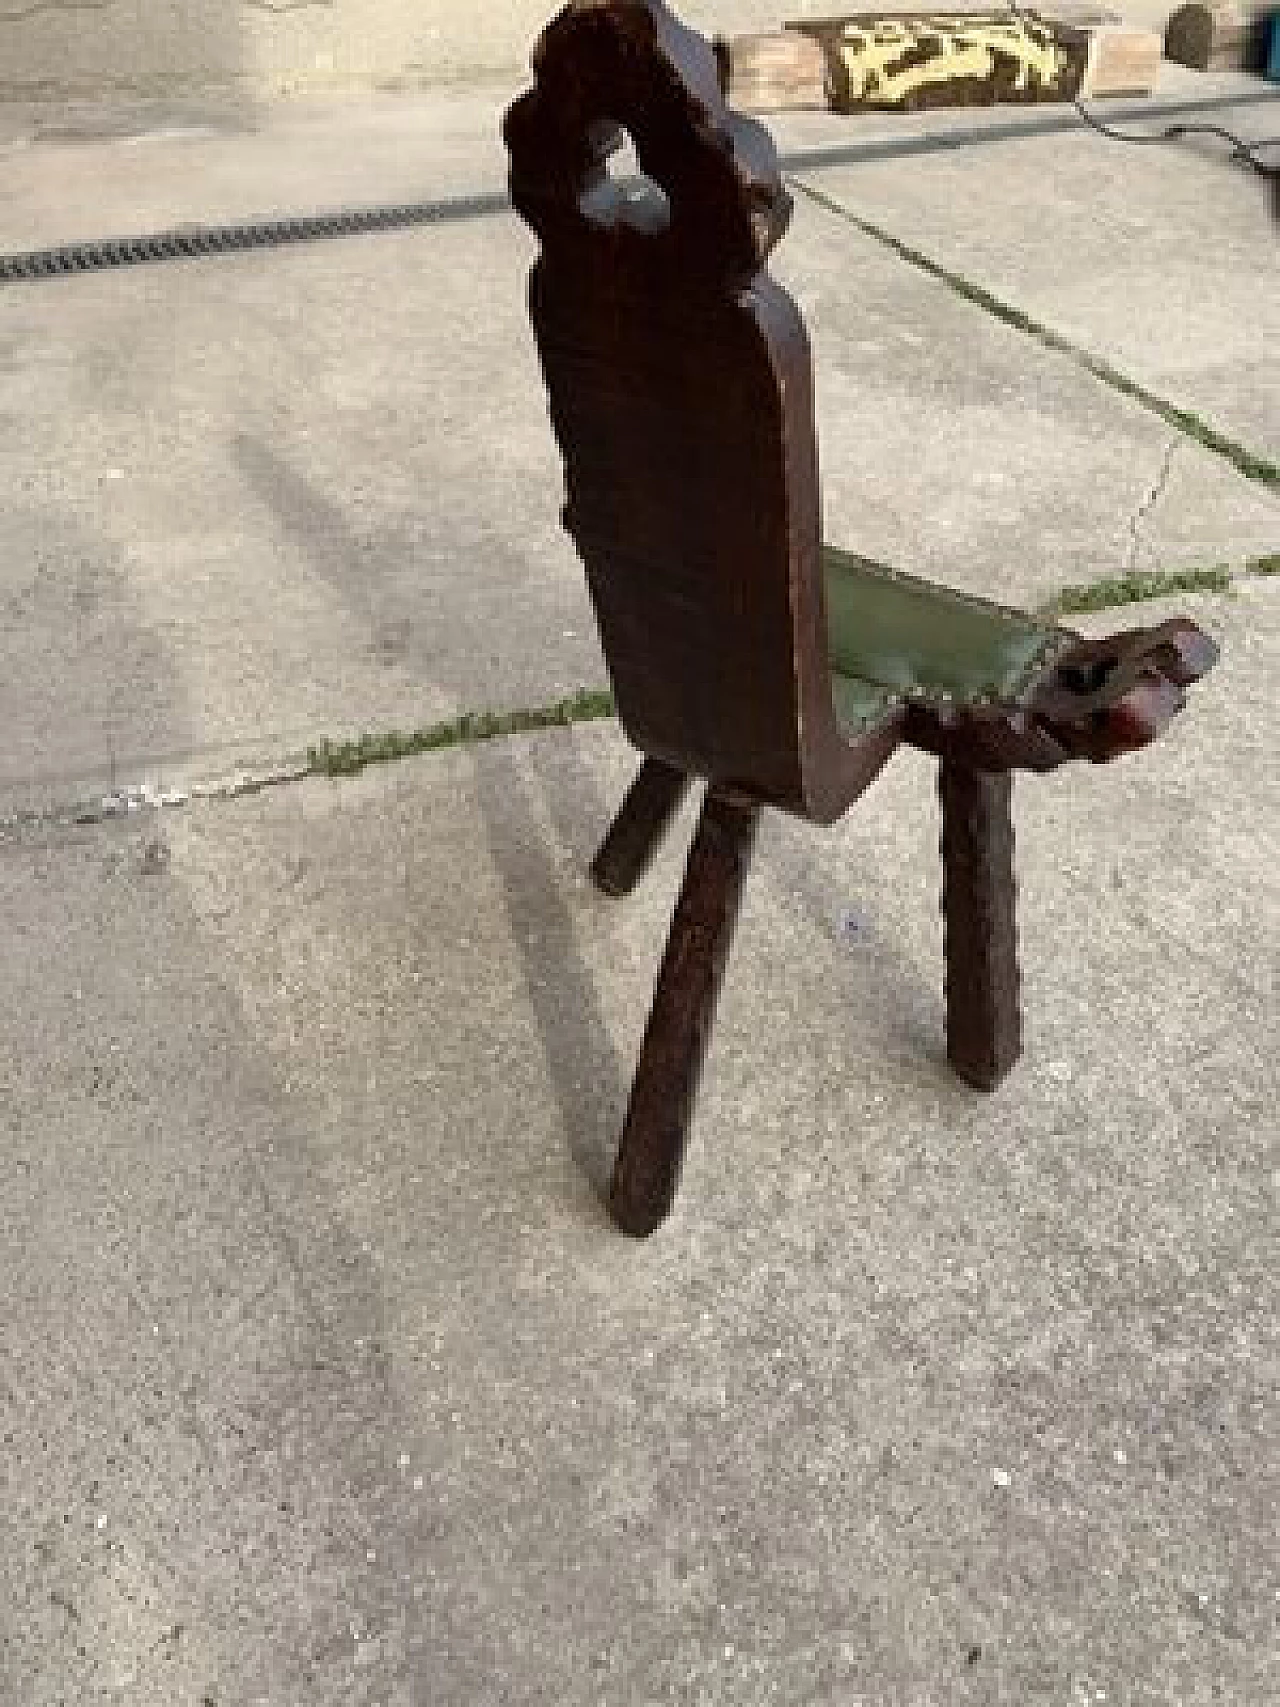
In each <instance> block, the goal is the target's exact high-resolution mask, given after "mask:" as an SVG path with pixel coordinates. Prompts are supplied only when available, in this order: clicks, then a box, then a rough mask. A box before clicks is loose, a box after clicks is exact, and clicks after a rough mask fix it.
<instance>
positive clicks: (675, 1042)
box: [609, 789, 760, 1239]
mask: <svg viewBox="0 0 1280 1707" xmlns="http://www.w3.org/2000/svg"><path fill="white" fill-rule="evenodd" d="M759 819H760V808H759V807H758V806H755V805H750V804H743V803H741V802H739V801H736V800H732V799H729V798H727V797H726V796H724V795H722V794H718V793H717V792H716V791H715V790H714V789H711V790H709V791H708V793H707V798H706V801H705V803H704V805H703V808H702V816H701V818H700V819H699V822H698V830H697V834H696V835H695V837H694V840H693V847H692V850H691V851H690V854H689V866H688V870H687V871H686V873H685V879H684V887H683V889H682V890H681V892H680V899H679V901H678V902H677V903H676V910H675V917H674V918H673V919H672V921H671V934H670V936H669V938H668V940H667V948H666V953H665V955H664V956H663V960H662V968H661V971H660V972H659V974H658V985H657V990H656V992H655V994H654V999H653V1008H652V1011H651V1012H650V1014H649V1023H648V1025H647V1026H646V1028H645V1034H644V1042H643V1044H642V1045H641V1049H640V1061H639V1065H638V1067H637V1069H636V1077H635V1083H634V1084H633V1085H632V1088H631V1101H630V1103H629V1105H628V1108H627V1119H626V1124H625V1126H624V1127H623V1132H622V1142H621V1145H620V1146H619V1149H618V1158H617V1161H616V1163H615V1164H614V1170H613V1181H612V1184H611V1186H610V1188H609V1208H610V1210H611V1212H612V1214H613V1218H614V1220H615V1221H616V1222H617V1224H618V1226H619V1227H621V1228H622V1230H623V1232H624V1233H630V1234H631V1235H632V1236H633V1237H634V1238H638V1239H643V1238H647V1237H648V1236H649V1234H650V1233H652V1232H654V1231H655V1229H656V1228H658V1227H659V1226H660V1225H661V1224H662V1222H663V1221H664V1220H665V1219H666V1216H667V1214H668V1212H669V1210H670V1208H671V1205H672V1203H673V1202H674V1201H675V1195H676V1189H677V1187H678V1185H679V1183H680V1170H681V1167H682V1165H683V1162H684V1155H685V1147H686V1144H687V1141H688V1134H689V1123H690V1120H691V1119H692V1116H693V1107H694V1102H695V1099H696V1097H697V1092H698V1081H699V1078H700V1076H701V1073H702V1064H703V1061H704V1059H705V1057H706V1051H707V1045H708V1043H709V1041H710V1038H711V1028H712V1024H713V1022H714V1019H715V1009H716V1000H717V997H718V996H719V993H720V984H721V980H722V978H723V974H724V967H725V962H726V960H727V959H728V956H729V949H730V946H731V944H732V942H733V932H734V926H735V925H736V923H737V919H738V910H739V907H740V905H741V902H742V891H743V886H744V884H745V882H746V877H747V870H748V867H749V866H750V863H751V850H752V847H753V845H754V842H755V834H756V827H757V825H758V823H759Z"/></svg>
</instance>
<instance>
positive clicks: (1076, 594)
mask: <svg viewBox="0 0 1280 1707" xmlns="http://www.w3.org/2000/svg"><path fill="white" fill-rule="evenodd" d="M1231 591H1232V586H1231V571H1230V570H1229V569H1227V568H1226V567H1225V565H1222V564H1219V565H1217V566H1215V567H1214V568H1212V569H1169V570H1135V571H1134V572H1133V573H1131V574H1128V575H1115V576H1106V577H1104V578H1103V579H1102V580H1099V581H1090V582H1088V583H1086V584H1085V585H1082V586H1075V587H1064V588H1063V589H1062V591H1061V592H1060V593H1059V594H1058V596H1057V598H1056V599H1052V600H1051V601H1050V602H1049V604H1048V605H1047V606H1045V607H1044V610H1043V614H1044V615H1045V616H1080V615H1083V614H1084V613H1085V612H1086V611H1098V610H1111V609H1113V608H1114V607H1115V606H1116V605H1133V604H1140V603H1141V602H1142V601H1143V600H1145V599H1163V598H1167V597H1168V596H1169V595H1170V594H1172V593H1226V594H1228V595H1230V593H1231Z"/></svg>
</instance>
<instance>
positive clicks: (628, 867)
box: [591, 759, 689, 895]
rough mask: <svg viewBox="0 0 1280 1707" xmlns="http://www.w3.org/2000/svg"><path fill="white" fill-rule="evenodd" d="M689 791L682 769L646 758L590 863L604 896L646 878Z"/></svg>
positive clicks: (623, 891) (626, 890)
mask: <svg viewBox="0 0 1280 1707" xmlns="http://www.w3.org/2000/svg"><path fill="white" fill-rule="evenodd" d="M688 791H689V778H688V777H687V776H685V774H684V772H683V771H678V770H675V769H673V767H672V766H671V765H664V764H663V763H662V761H661V759H646V760H645V761H644V764H643V765H642V766H641V767H640V774H639V776H638V777H637V778H636V780H635V781H634V782H633V783H632V785H631V787H630V789H629V790H628V793H627V797H626V799H625V800H624V801H623V802H622V807H621V810H620V811H619V813H618V816H617V817H616V818H615V819H614V821H613V824H612V826H611V827H610V830H609V833H608V835H607V836H606V837H605V839H604V841H603V842H602V843H601V844H600V851H599V853H598V854H597V855H596V857H595V859H594V861H593V862H592V866H591V875H592V877H593V878H594V879H595V882H596V885H597V886H598V887H599V888H600V889H603V890H604V892H605V894H606V895H627V894H629V893H630V892H631V890H633V889H634V888H635V886H636V884H637V883H638V882H639V881H640V879H641V878H642V877H643V876H644V874H645V872H646V871H647V870H648V868H649V863H650V861H651V860H652V859H653V856H654V854H655V853H656V852H657V851H658V846H659V844H660V843H661V841H662V838H663V836H665V835H666V833H667V831H668V829H670V827H671V820H672V819H673V818H674V817H675V815H676V813H677V812H678V811H679V810H680V804H681V802H682V801H683V800H684V797H685V795H686V794H687V793H688Z"/></svg>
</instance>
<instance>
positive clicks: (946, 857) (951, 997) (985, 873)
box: [938, 759, 1022, 1091]
mask: <svg viewBox="0 0 1280 1707" xmlns="http://www.w3.org/2000/svg"><path fill="white" fill-rule="evenodd" d="M938 782H939V792H940V794H941V796H942V867H943V890H942V911H943V917H944V920H945V924H946V956H947V1055H948V1058H949V1059H950V1062H951V1065H952V1067H953V1068H954V1069H955V1071H956V1072H957V1073H958V1074H959V1076H960V1077H961V1078H962V1079H964V1080H965V1081H966V1082H967V1083H969V1084H971V1085H974V1086H976V1088H977V1089H978V1090H982V1091H993V1090H995V1088H996V1086H997V1085H998V1084H999V1083H1000V1082H1001V1080H1002V1079H1003V1078H1004V1077H1005V1075H1006V1074H1007V1073H1008V1072H1009V1070H1010V1068H1011V1067H1012V1066H1013V1064H1014V1062H1015V1061H1016V1060H1017V1059H1018V1056H1019V1054H1020V1053H1021V1050H1022V1018H1021V1014H1020V1011H1019V1006H1018V922H1017V886H1016V883H1015V880H1014V874H1013V817H1012V813H1011V811H1010V803H1011V799H1012V793H1013V778H1012V775H1011V773H1009V772H1007V771H1006V772H1003V773H993V772H991V771H980V770H973V769H971V768H970V767H969V766H967V765H963V764H959V763H956V762H954V761H951V760H945V759H944V760H943V763H942V769H941V774H940V776H939V779H938Z"/></svg>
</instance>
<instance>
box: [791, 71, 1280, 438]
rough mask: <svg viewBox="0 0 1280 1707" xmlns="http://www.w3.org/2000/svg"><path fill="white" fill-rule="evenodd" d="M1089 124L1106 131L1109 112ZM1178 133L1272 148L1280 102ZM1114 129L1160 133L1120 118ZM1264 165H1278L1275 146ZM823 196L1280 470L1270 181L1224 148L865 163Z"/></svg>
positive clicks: (1023, 143) (1086, 149) (1115, 148)
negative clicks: (1221, 131) (1221, 133)
mask: <svg viewBox="0 0 1280 1707" xmlns="http://www.w3.org/2000/svg"><path fill="white" fill-rule="evenodd" d="M1234 81H1235V85H1236V87H1238V88H1239V87H1243V86H1245V85H1248V84H1252V85H1253V87H1254V88H1255V89H1257V88H1259V87H1265V85H1259V83H1258V81H1257V79H1249V78H1244V77H1239V78H1237V79H1235V80H1234ZM1095 110H1096V112H1097V113H1098V116H1099V117H1101V118H1103V119H1104V120H1106V119H1107V118H1108V107H1107V104H1105V103H1104V104H1101V105H1099V106H1097V107H1096V109H1095ZM1161 122H1169V121H1167V120H1166V121H1161ZM1180 122H1203V123H1211V124H1218V125H1222V126H1224V127H1226V128H1227V129H1228V130H1231V131H1233V132H1234V133H1235V134H1237V135H1239V136H1241V137H1243V138H1244V139H1245V140H1246V141H1251V140H1259V141H1260V140H1261V139H1263V138H1264V137H1270V138H1272V139H1273V140H1274V139H1275V138H1277V137H1280V93H1277V94H1275V95H1274V96H1272V97H1271V98H1270V99H1269V100H1268V101H1267V102H1265V103H1256V104H1253V105H1250V106H1248V107H1244V106H1240V107H1233V106H1224V107H1223V108H1222V109H1221V110H1219V111H1216V112H1212V113H1201V114H1198V115H1187V117H1186V119H1185V120H1184V121H1180ZM1120 128H1121V129H1127V130H1132V131H1135V132H1137V133H1139V134H1142V133H1144V132H1150V131H1153V130H1156V129H1158V128H1159V123H1152V122H1150V121H1147V120H1144V119H1142V118H1140V117H1138V118H1130V117H1127V118H1126V119H1125V121H1124V122H1123V123H1122V124H1121V125H1120ZM811 134H813V133H811ZM1272 154H1273V157H1274V163H1275V164H1277V165H1278V166H1280V149H1273V150H1272ZM820 182H821V185H822V188H823V191H824V193H825V194H827V195H828V196H834V197H835V198H836V199H837V200H840V201H843V202H846V203H847V204H848V206H849V207H850V208H851V209H853V210H854V211H855V212H856V213H858V214H860V215H861V216H862V217H863V218H865V219H869V220H872V221H874V222H875V223H877V224H879V225H882V226H885V227H886V228H887V229H888V230H889V231H891V232H892V233H893V235H894V236H896V237H898V238H900V239H901V240H902V241H904V242H906V243H910V244H913V245H915V246H916V247H918V248H920V249H922V250H924V251H925V252H926V253H927V254H929V255H930V256H931V257H932V258H933V259H934V260H937V261H940V262H941V263H942V264H943V265H945V266H947V267H949V268H951V269H953V270H954V271H957V272H959V273H961V274H964V275H966V276H967V277H969V278H970V279H973V280H975V281H976V282H978V283H980V284H982V285H983V286H984V287H985V288H986V289H988V290H990V291H992V292H994V293H995V294H996V295H997V296H1000V297H1003V298H1004V299H1005V300H1006V301H1007V302H1010V303H1012V304H1013V305H1014V306H1016V307H1018V308H1020V309H1022V310H1023V311H1024V312H1026V313H1028V314H1031V315H1033V316H1035V317H1036V318H1037V319H1039V320H1041V321H1043V322H1045V323H1047V324H1048V325H1049V326H1051V327H1053V328H1054V329H1055V330H1056V331H1058V332H1060V333H1062V334H1064V335H1065V336H1067V337H1068V338H1071V339H1073V340H1074V341H1075V342H1077V343H1078V344H1081V345H1083V346H1084V347H1085V348H1087V349H1089V350H1091V351H1093V352H1094V353H1096V354H1097V355H1100V356H1103V357H1106V358H1107V359H1108V360H1110V361H1111V362H1112V363H1113V364H1115V365H1116V366H1117V367H1119V368H1120V369H1121V370H1122V371H1123V372H1124V373H1126V374H1127V375H1129V376H1130V377H1131V378H1132V379H1135V380H1137V381H1138V382H1139V383H1140V384H1143V385H1145V386H1147V387H1149V388H1150V389H1152V390H1154V391H1156V392H1157V393H1159V394H1161V395H1163V396H1165V397H1167V398H1168V399H1170V400H1171V401H1172V402H1174V403H1176V404H1178V405H1179V406H1181V407H1183V408H1186V409H1190V410H1194V411H1196V412H1198V413H1199V414H1201V415H1203V416H1204V417H1205V418H1206V419H1207V420H1208V421H1209V422H1210V423H1211V424H1212V425H1213V426H1216V427H1218V428H1219V429H1220V430H1222V431H1225V432H1227V433H1228V434H1232V435H1234V436H1236V437H1237V438H1239V439H1241V440H1242V441H1243V442H1244V443H1245V444H1247V445H1248V446H1249V447H1250V448H1252V449H1254V450H1256V451H1257V452H1258V453H1260V454H1267V455H1269V456H1271V457H1272V458H1273V459H1275V458H1277V457H1280V362H1278V361H1277V360H1276V358H1275V356H1274V354H1273V353H1272V352H1273V351H1274V350H1275V348H1276V339H1277V337H1278V336H1280V291H1278V290H1277V289H1276V279H1277V276H1278V262H1277V254H1278V245H1277V239H1278V238H1280V230H1278V229H1277V226H1276V223H1275V214H1274V210H1273V208H1272V206H1271V194H1270V190H1269V188H1268V186H1267V184H1266V182H1265V180H1264V179H1262V178H1261V177H1259V176H1258V175H1257V174H1256V173H1252V172H1248V171H1245V170H1244V169H1242V168H1241V167H1239V166H1234V165H1232V164H1231V163H1230V160H1229V148H1228V146H1227V145H1226V144H1225V143H1224V142H1222V141H1220V140H1215V139H1213V138H1209V139H1203V138H1200V139H1188V140H1186V141H1184V142H1183V143H1182V144H1180V145H1179V146H1177V147H1173V146H1170V147H1166V148H1151V147H1146V148H1139V147H1126V146H1124V145H1123V144H1120V143H1117V142H1113V141H1110V140H1108V139H1107V138H1104V137H1101V136H1098V135H1095V134H1093V133H1091V132H1089V131H1087V130H1085V129H1084V128H1083V127H1081V128H1079V129H1077V130H1076V131H1074V132H1070V133H1059V134H1054V135H1045V136H1040V137H1034V138H1033V137H1024V138H1022V139H1020V140H1019V141H1018V142H1017V144H1016V145H1003V146H1000V147H994V146H992V147H986V148H982V147H969V148H961V149H949V150H945V151H942V150H940V151H937V152H933V153H929V154H923V153H922V154H919V155H916V156H913V158H912V159H911V161H910V163H909V165H908V163H907V162H905V161H903V160H900V159H899V160H893V159H881V160H875V159H869V158H868V159H863V160H860V161H858V162H857V163H855V164H851V165H848V166H844V167H836V168H833V169H830V170H824V171H823V173H822V176H821V180H820Z"/></svg>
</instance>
